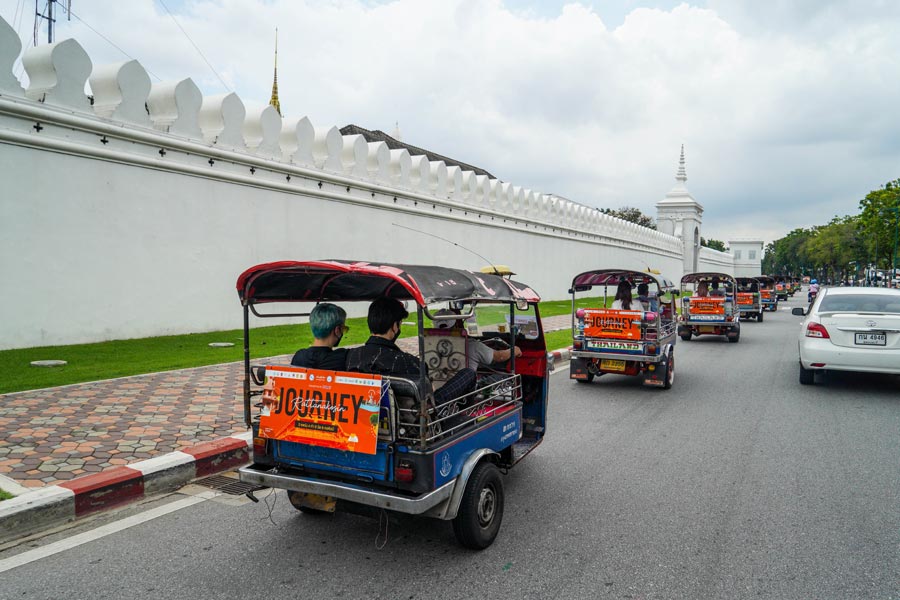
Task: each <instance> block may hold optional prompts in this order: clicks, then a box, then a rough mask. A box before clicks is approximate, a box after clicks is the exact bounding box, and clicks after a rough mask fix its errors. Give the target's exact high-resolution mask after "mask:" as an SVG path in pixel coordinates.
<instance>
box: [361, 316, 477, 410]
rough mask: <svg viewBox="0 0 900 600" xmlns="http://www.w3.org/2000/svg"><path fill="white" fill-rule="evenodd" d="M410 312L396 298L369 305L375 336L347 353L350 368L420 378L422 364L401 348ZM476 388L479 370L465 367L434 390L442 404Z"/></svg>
mask: <svg viewBox="0 0 900 600" xmlns="http://www.w3.org/2000/svg"><path fill="white" fill-rule="evenodd" d="M408 315H409V313H408V312H406V309H405V308H403V305H402V304H401V303H400V302H399V301H398V300H394V299H393V298H379V299H377V300H375V301H374V302H372V304H371V305H370V306H369V315H368V318H367V322H368V325H369V331H370V332H371V333H372V336H371V337H370V338H369V339H368V340H367V341H366V343H365V345H363V346H359V347H357V348H351V349H350V351H349V352H348V354H347V370H348V371H359V372H361V373H374V374H376V375H393V376H395V377H406V378H409V379H413V380H415V381H418V379H419V376H420V374H421V372H422V371H421V368H422V367H421V366H420V365H421V363H420V361H419V359H418V358H417V357H415V356H413V355H412V354H407V353H406V352H404V351H403V350H401V349H400V348H398V347H397V344H396V341H397V338H399V337H400V326H401V324H402V323H403V319H405V318H406V317H407V316H408ZM474 389H475V371H473V370H472V369H468V368H466V369H461V370H460V371H459V372H458V373H457V374H456V375H454V376H453V377H451V378H450V380H448V381H447V382H446V383H445V384H444V385H443V386H441V389H439V390H437V391H436V392H435V393H434V399H435V401H436V402H437V403H438V404H443V403H444V402H446V401H448V400H451V399H453V398H458V397H459V396H462V395H463V394H466V393H468V392H471V391H472V390H474Z"/></svg>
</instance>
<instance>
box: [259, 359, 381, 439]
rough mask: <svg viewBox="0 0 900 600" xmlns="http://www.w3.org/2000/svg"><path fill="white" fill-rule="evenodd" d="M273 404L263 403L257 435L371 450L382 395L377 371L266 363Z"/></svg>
mask: <svg viewBox="0 0 900 600" xmlns="http://www.w3.org/2000/svg"><path fill="white" fill-rule="evenodd" d="M270 386H274V387H273V388H272V389H273V393H274V395H275V397H276V398H277V402H276V403H274V405H270V404H266V403H264V404H263V410H262V414H261V417H260V421H259V434H260V436H261V437H265V438H269V439H273V440H285V441H288V442H299V443H303V444H311V445H313V446H324V447H326V448H336V449H338V450H349V451H351V452H360V453H364V454H375V450H376V444H377V442H378V427H379V421H380V411H381V401H382V398H383V397H385V396H386V395H387V381H383V380H382V379H381V376H380V375H369V374H363V373H344V372H341V371H320V370H318V369H304V368H301V367H283V366H271V367H266V387H270Z"/></svg>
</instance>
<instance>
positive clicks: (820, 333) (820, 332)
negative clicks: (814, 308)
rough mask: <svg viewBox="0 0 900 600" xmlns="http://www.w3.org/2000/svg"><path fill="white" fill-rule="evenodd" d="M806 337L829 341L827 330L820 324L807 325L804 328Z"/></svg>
mask: <svg viewBox="0 0 900 600" xmlns="http://www.w3.org/2000/svg"><path fill="white" fill-rule="evenodd" d="M806 337H814V338H824V339H831V336H830V335H828V330H827V329H825V326H824V325H822V324H821V323H809V324H808V325H807V326H806Z"/></svg>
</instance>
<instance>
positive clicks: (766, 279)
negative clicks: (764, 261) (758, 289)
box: [756, 275, 775, 283]
mask: <svg viewBox="0 0 900 600" xmlns="http://www.w3.org/2000/svg"><path fill="white" fill-rule="evenodd" d="M756 280H757V281H760V282H765V283H775V278H774V277H772V276H771V275H757V276H756Z"/></svg>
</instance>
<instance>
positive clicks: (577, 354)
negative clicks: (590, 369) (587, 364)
mask: <svg viewBox="0 0 900 600" xmlns="http://www.w3.org/2000/svg"><path fill="white" fill-rule="evenodd" d="M570 356H571V357H572V358H594V359H603V360H634V361H638V362H647V363H658V362H660V361H662V360H663V359H664V358H666V357H665V356H664V355H663V354H662V353H660V354H616V353H614V352H591V351H590V350H587V351H585V350H573V351H572V352H571V353H570Z"/></svg>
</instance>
